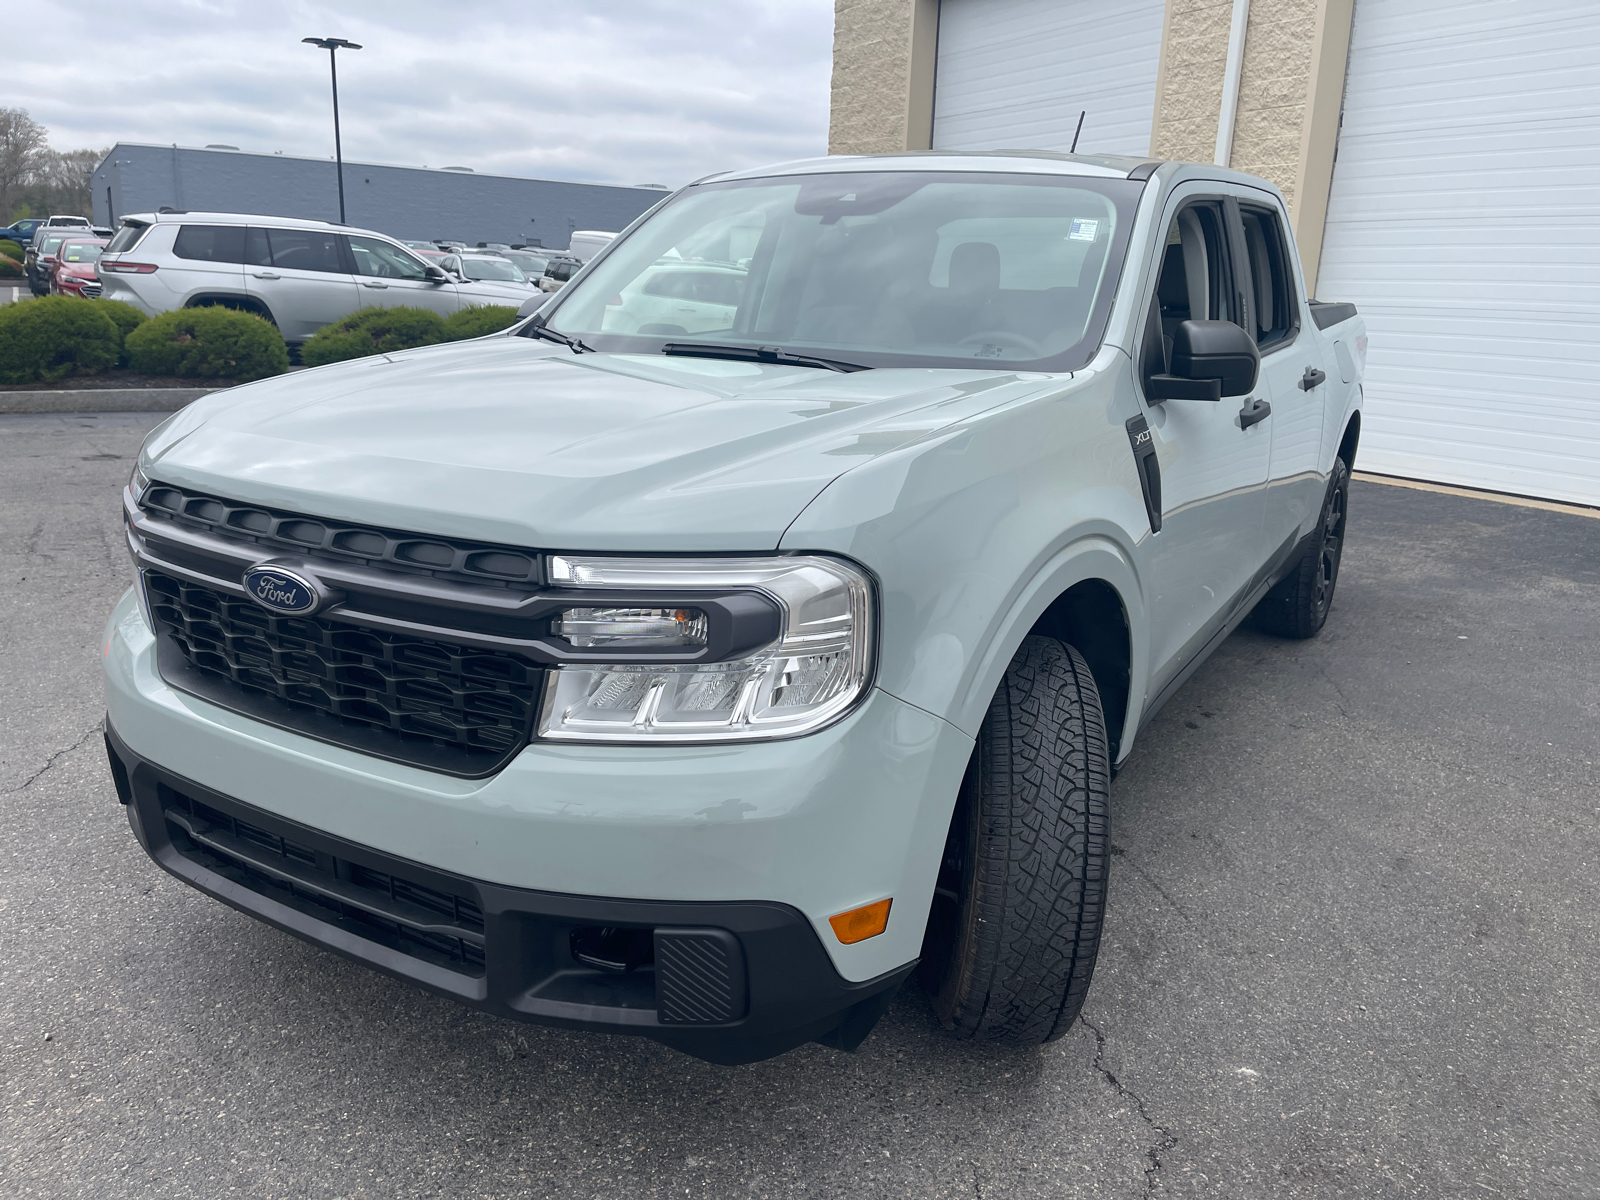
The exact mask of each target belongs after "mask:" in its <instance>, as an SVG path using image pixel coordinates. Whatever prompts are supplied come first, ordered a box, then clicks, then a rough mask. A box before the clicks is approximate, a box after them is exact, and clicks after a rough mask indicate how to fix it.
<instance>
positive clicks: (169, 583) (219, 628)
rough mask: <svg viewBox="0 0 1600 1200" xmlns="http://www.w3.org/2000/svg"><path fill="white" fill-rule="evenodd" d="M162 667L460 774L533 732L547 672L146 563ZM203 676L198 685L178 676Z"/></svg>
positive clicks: (334, 738)
mask: <svg viewBox="0 0 1600 1200" xmlns="http://www.w3.org/2000/svg"><path fill="white" fill-rule="evenodd" d="M144 574H145V587H146V594H147V596H148V598H149V601H150V609H151V613H152V614H153V615H154V617H155V620H156V624H157V625H158V626H159V627H160V628H159V630H158V632H159V633H160V634H162V635H164V636H163V639H162V641H163V649H164V650H165V648H166V646H167V645H168V644H170V646H171V647H173V648H174V649H175V650H176V651H178V652H179V654H181V659H180V660H178V661H176V662H172V660H171V656H170V655H164V658H163V661H162V673H163V674H164V675H167V676H168V679H169V682H175V683H180V685H182V686H185V687H186V690H191V691H196V692H197V693H198V694H201V695H203V696H204V697H205V698H206V699H210V700H213V701H214V702H216V703H219V704H222V705H223V706H224V707H228V708H232V709H234V710H235V711H238V712H243V713H245V714H246V715H248V716H253V717H258V718H260V719H262V720H265V721H268V722H270V723H273V724H277V725H282V726H285V727H287V728H291V729H294V730H295V731H296V732H300V733H305V734H307V735H308V736H311V737H315V738H319V739H320V740H322V741H328V742H333V743H335V744H339V745H348V746H350V747H351V748H353V749H357V750H361V751H363V752H366V753H374V754H379V755H381V756H383V757H386V758H391V759H395V760H397V761H401V762H407V763H411V764H413V765H416V766H423V767H428V768H430V769H435V770H446V771H450V772H451V773H453V774H461V775H484V774H488V773H490V772H491V771H494V770H496V769H498V768H499V767H500V766H501V765H503V764H504V763H505V762H506V761H507V760H508V759H509V758H510V757H511V755H513V754H515V753H516V752H517V751H518V750H519V749H521V747H522V746H523V745H524V744H525V743H526V741H527V739H528V736H529V732H530V730H531V728H532V724H533V715H534V710H535V707H536V704H537V701H538V694H539V687H540V681H541V679H542V672H541V671H540V669H539V668H538V667H537V666H535V665H534V664H532V663H530V662H528V661H526V660H525V659H522V658H519V657H517V656H515V655H512V654H506V653H502V652H497V651H489V650H479V649H474V648H471V647H466V646H460V645H455V644H452V643H450V642H444V641H434V640H429V639H424V638H420V637H415V636H411V635H408V634H403V633H390V632H387V631H379V630H374V629H366V628H358V627H355V626H352V625H347V624H342V623H340V622H337V621H333V620H330V619H328V618H326V617H321V616H312V617H283V616H276V615H274V614H272V613H269V612H267V611H266V610H265V609H263V608H261V607H260V606H259V605H257V604H255V603H253V602H252V601H250V600H247V599H244V598H243V597H239V596H234V595H231V594H229V593H226V592H221V591H217V590H215V589H212V588H208V587H204V586H201V585H199V584H195V583H190V582H188V581H185V580H179V579H177V578H175V577H173V576H170V575H166V574H163V573H161V572H159V571H154V570H148V571H146V572H145V573H144ZM169 663H171V665H172V666H174V667H175V668H177V671H176V673H177V674H179V675H188V676H198V677H199V681H200V682H201V683H202V684H203V683H206V682H209V684H210V685H211V686H209V687H206V686H189V685H188V682H186V681H185V680H182V679H174V678H172V675H171V674H169V672H168V669H167V668H168V665H169Z"/></svg>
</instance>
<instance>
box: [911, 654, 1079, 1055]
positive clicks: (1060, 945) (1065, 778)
mask: <svg viewBox="0 0 1600 1200" xmlns="http://www.w3.org/2000/svg"><path fill="white" fill-rule="evenodd" d="M1110 760H1111V754H1110V748H1109V745H1108V743H1107V739H1106V727H1105V717H1104V715H1103V713H1102V711H1101V708H1100V693H1099V691H1098V690H1097V689H1096V687H1095V683H1094V677H1093V676H1092V675H1090V673H1089V667H1088V665H1087V664H1086V663H1085V662H1084V660H1083V656H1082V655H1081V654H1079V653H1078V652H1077V650H1075V649H1073V648H1072V647H1071V646H1068V645H1066V644H1065V643H1063V642H1059V641H1057V640H1056V639H1054V638H1047V637H1034V636H1030V637H1028V638H1026V639H1025V640H1024V641H1023V643H1022V646H1021V647H1020V648H1019V649H1018V650H1017V653H1016V655H1015V656H1014V657H1013V658H1012V660H1011V665H1010V666H1009V667H1008V668H1007V669H1006V674H1005V678H1004V679H1003V680H1002V681H1001V683H1000V687H999V690H998V691H996V692H995V696H994V700H993V701H992V702H991V703H990V705H989V711H988V714H987V715H986V716H985V717H984V721H983V726H982V728H981V729H980V730H979V732H978V744H977V746H976V747H975V748H974V750H973V754H972V759H971V761H970V763H969V765H968V767H967V773H966V776H965V778H964V780H963V781H962V786H961V794H960V798H959V799H958V801H957V803H956V812H955V816H954V818H953V820H952V821H951V824H950V833H949V837H948V839H947V841H946V844H945V855H944V860H943V862H942V863H941V866H940V871H939V881H938V885H937V888H936V891H935V895H934V903H933V910H932V912H931V914H930V916H929V919H928V931H927V935H926V937H925V939H924V944H923V951H922V954H923V965H922V979H923V984H924V986H925V987H926V988H927V990H928V993H929V995H930V997H931V999H932V1001H933V1007H934V1011H935V1012H936V1013H937V1014H938V1017H939V1020H940V1022H941V1023H942V1024H943V1025H944V1027H945V1028H946V1029H949V1030H951V1031H952V1032H954V1033H955V1034H956V1035H957V1036H959V1037H963V1038H974V1039H978V1038H981V1039H984V1040H990V1041H1007V1042H1012V1043H1016V1044H1020V1045H1034V1044H1038V1043H1041V1042H1048V1041H1051V1040H1053V1039H1055V1038H1058V1037H1060V1036H1061V1035H1062V1034H1064V1033H1065V1032H1066V1031H1067V1030H1068V1029H1069V1028H1070V1027H1071V1025H1072V1022H1073V1020H1074V1019H1075V1018H1076V1017H1077V1015H1078V1010H1079V1009H1081V1008H1082V1007H1083V1001H1084V997H1085V996H1086V995H1087V993H1088V990H1089V980H1090V977H1091V976H1092V975H1093V974H1094V963H1095V958H1096V956H1097V955H1098V953H1099V950H1100V924H1101V919H1102V917H1103V915H1104V913H1105V898H1106V865H1107V861H1108V858H1107V855H1108V852H1109V841H1108V837H1109V835H1108V829H1107V824H1108V818H1107V797H1108V792H1109V788H1110V778H1111V770H1110V766H1111V762H1110Z"/></svg>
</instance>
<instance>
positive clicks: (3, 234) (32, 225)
mask: <svg viewBox="0 0 1600 1200" xmlns="http://www.w3.org/2000/svg"><path fill="white" fill-rule="evenodd" d="M43 224H44V218H43V217H24V218H22V220H20V221H13V222H12V223H11V224H10V225H7V226H6V227H5V228H3V229H0V238H7V239H9V240H10V241H13V242H15V243H17V245H19V246H21V247H22V248H23V249H27V246H28V243H29V242H31V241H33V231H34V230H35V229H37V228H39V226H41V225H43Z"/></svg>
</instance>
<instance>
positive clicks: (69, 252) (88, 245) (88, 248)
mask: <svg viewBox="0 0 1600 1200" xmlns="http://www.w3.org/2000/svg"><path fill="white" fill-rule="evenodd" d="M101 249H102V247H100V246H97V245H95V244H94V243H92V242H68V243H67V244H66V245H65V246H63V247H61V261H62V262H69V263H92V262H99V261H100V252H101Z"/></svg>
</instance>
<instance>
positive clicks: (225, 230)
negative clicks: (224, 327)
mask: <svg viewBox="0 0 1600 1200" xmlns="http://www.w3.org/2000/svg"><path fill="white" fill-rule="evenodd" d="M99 267H100V278H101V280H102V281H103V283H104V285H105V292H104V295H105V298H106V299H108V300H125V301H128V302H129V303H131V304H135V305H137V306H138V307H139V308H142V309H144V310H145V311H146V312H148V313H152V314H154V313H161V312H168V311H170V310H172V309H175V308H195V307H199V306H203V305H211V304H215V305H222V306H225V307H228V308H238V309H243V310H244V311H246V312H254V313H259V314H260V315H261V316H263V317H266V318H267V319H268V320H270V321H272V322H273V323H274V324H275V325H277V327H278V329H279V330H280V331H281V332H282V334H283V336H284V339H285V340H286V341H290V342H300V341H304V340H305V339H306V338H308V337H310V336H311V335H312V334H313V333H315V332H316V331H317V330H318V329H320V328H322V326H324V325H327V324H329V323H331V322H333V321H337V320H339V319H340V318H341V317H344V316H347V315H348V314H350V313H352V312H355V311H356V310H357V309H361V308H370V307H374V306H381V307H385V308H398V307H401V306H410V307H415V308H427V309H432V310H433V311H434V312H437V313H439V314H440V315H441V316H449V315H450V314H451V313H454V312H457V311H458V310H460V309H462V308H466V307H470V306H472V305H481V304H503V305H508V306H511V307H515V306H516V305H519V304H520V303H521V302H522V301H523V300H525V299H527V294H528V293H527V289H526V288H518V287H513V286H511V285H506V284H494V283H490V282H485V283H479V282H463V281H459V280H456V279H452V278H451V277H450V276H449V275H448V274H447V273H446V272H444V271H442V270H440V269H439V268H438V267H435V266H430V265H429V264H427V263H425V262H423V261H422V260H421V259H420V258H418V257H417V256H416V255H415V254H414V253H412V252H411V251H410V250H408V249H406V247H405V246H403V245H402V244H401V243H400V242H398V241H396V240H394V239H393V238H389V237H385V236H384V235H383V234H381V233H373V232H372V231H371V230H366V229H351V228H348V227H346V226H342V225H332V224H330V223H328V222H326V221H300V220H295V219H293V218H290V217H261V216H247V215H242V214H239V213H175V212H162V213H140V214H137V215H134V216H128V217H124V218H122V227H121V228H120V229H119V230H118V231H117V233H116V236H115V237H113V238H112V239H111V244H110V245H109V246H107V247H106V252H105V254H104V255H103V256H102V257H101V259H100V264H99Z"/></svg>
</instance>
